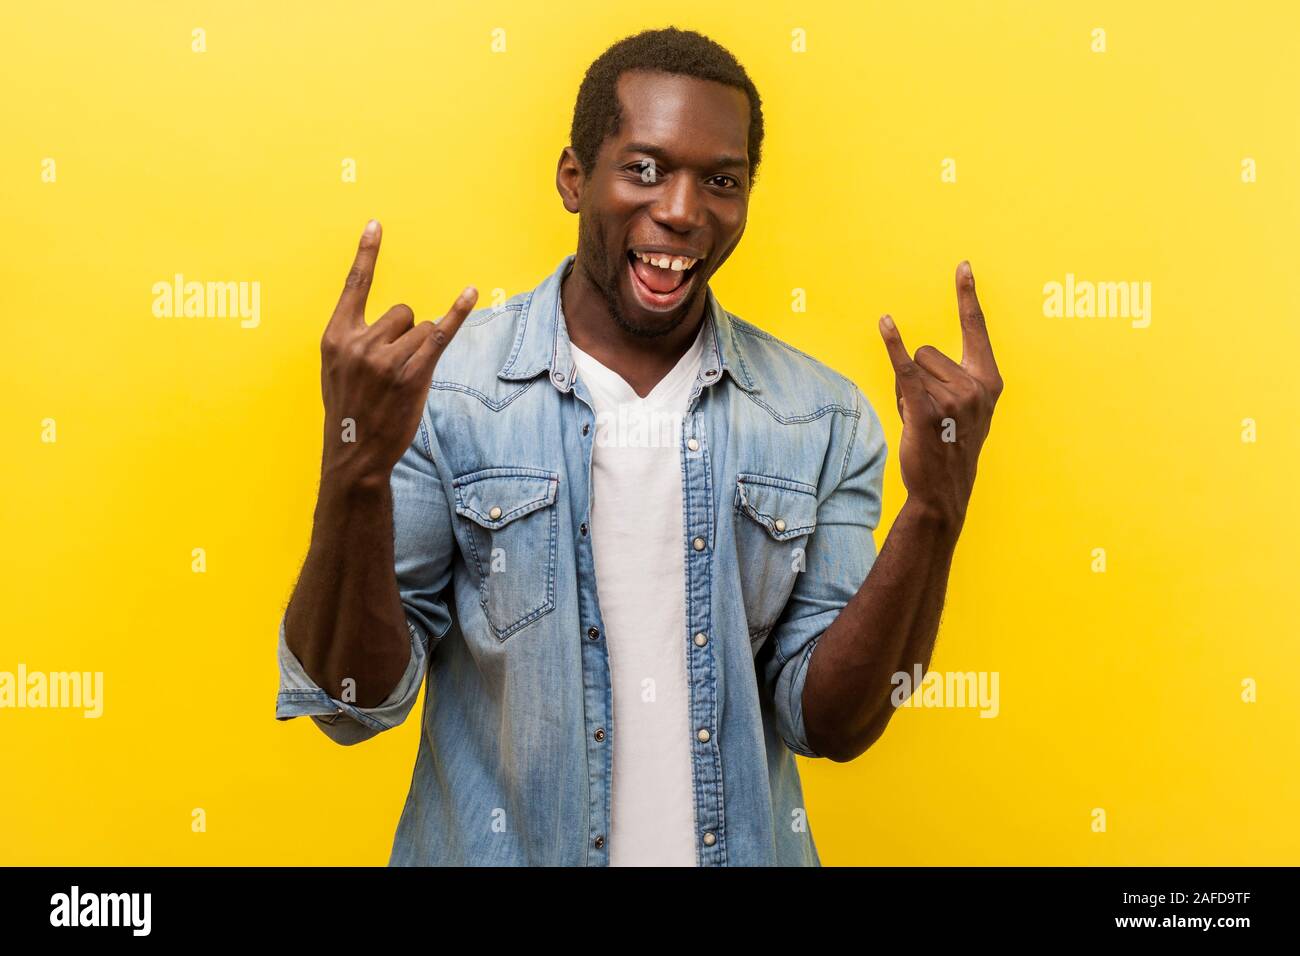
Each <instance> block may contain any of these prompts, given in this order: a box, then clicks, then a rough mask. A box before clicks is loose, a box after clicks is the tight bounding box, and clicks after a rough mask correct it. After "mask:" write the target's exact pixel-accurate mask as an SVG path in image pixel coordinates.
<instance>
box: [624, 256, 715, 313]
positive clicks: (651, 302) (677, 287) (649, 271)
mask: <svg viewBox="0 0 1300 956" xmlns="http://www.w3.org/2000/svg"><path fill="white" fill-rule="evenodd" d="M647 258H648V259H649V260H650V261H649V262H647V261H646V259H647ZM701 261H702V260H700V259H690V258H687V257H682V256H668V255H664V254H661V253H647V254H644V257H643V256H642V255H638V254H637V253H636V252H634V251H633V250H631V249H629V250H628V251H627V268H628V274H629V276H630V278H631V283H632V291H633V293H634V294H635V295H636V297H637V301H638V303H639V304H640V306H641V307H642V308H643V309H646V310H647V311H650V312H667V311H670V310H672V309H675V308H676V307H677V306H678V305H680V304H681V302H682V300H683V299H685V298H686V296H687V294H688V293H689V292H690V290H691V287H692V286H693V285H694V284H695V275H696V273H697V272H698V271H699V267H700V262H701ZM674 265H676V266H677V268H673V266H674Z"/></svg>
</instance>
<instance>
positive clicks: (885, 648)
mask: <svg viewBox="0 0 1300 956" xmlns="http://www.w3.org/2000/svg"><path fill="white" fill-rule="evenodd" d="M960 530H961V529H960V524H959V523H958V522H957V521H954V520H953V519H951V518H948V517H941V516H939V515H938V514H937V513H935V512H933V511H930V510H928V509H926V508H923V507H921V506H919V505H916V504H914V503H913V501H912V500H911V499H908V501H907V502H905V503H904V505H903V508H902V510H901V511H900V512H899V514H898V517H897V519H895V521H894V524H893V527H892V528H891V529H890V532H889V536H888V537H887V538H886V540H885V543H884V546H883V547H882V548H881V550H880V554H879V555H878V556H877V557H876V561H875V563H874V564H873V566H872V568H871V572H870V573H869V574H868V576H867V579H866V581H864V582H863V583H862V586H861V587H859V588H858V591H857V593H856V594H854V596H853V597H852V598H851V599H850V600H849V603H848V604H846V605H845V607H844V609H843V610H842V611H841V612H840V613H839V615H838V616H837V617H836V618H835V620H834V621H832V622H831V625H830V626H829V627H828V628H827V629H826V631H825V632H824V633H823V634H822V636H821V638H820V639H819V641H818V643H817V649H816V650H815V651H814V653H813V655H812V661H811V663H810V664H809V667H808V676H807V678H806V680H805V683H804V689H803V711H804V725H805V728H806V729H807V734H808V742H809V745H810V746H811V747H812V748H813V750H815V751H816V752H817V753H820V754H824V755H825V756H827V757H830V758H831V759H834V760H839V761H845V760H852V759H853V758H855V757H857V756H858V755H860V754H861V753H862V752H863V751H865V750H866V749H867V748H868V747H870V746H871V744H873V743H874V742H875V741H876V739H877V738H878V737H879V736H880V735H881V733H883V732H884V729H885V726H886V725H887V724H888V723H889V718H890V717H891V716H892V714H893V706H892V704H891V702H890V695H891V692H892V690H893V677H894V675H895V674H896V673H898V672H900V671H903V672H906V673H909V674H910V673H912V671H913V668H914V667H915V666H916V665H918V664H919V665H920V667H921V669H922V670H923V671H924V669H925V668H926V667H928V666H929V663H930V655H931V652H932V651H933V650H934V641H935V637H936V635H937V633H938V630H939V617H940V613H941V611H942V610H943V600H944V593H945V591H946V590H947V586H948V573H949V570H950V568H951V566H952V556H953V550H954V548H955V547H956V544H957V537H958V534H959V532H960Z"/></svg>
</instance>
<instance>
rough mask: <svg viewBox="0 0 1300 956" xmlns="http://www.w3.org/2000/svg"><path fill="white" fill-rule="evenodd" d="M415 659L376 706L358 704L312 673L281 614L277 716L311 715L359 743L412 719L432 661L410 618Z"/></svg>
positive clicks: (339, 737) (334, 734) (338, 738)
mask: <svg viewBox="0 0 1300 956" xmlns="http://www.w3.org/2000/svg"><path fill="white" fill-rule="evenodd" d="M406 627H407V630H409V631H410V634H411V660H410V663H408V664H407V665H406V671H405V672H404V673H403V674H402V679H401V680H400V681H398V683H397V687H396V688H394V689H393V692H392V693H391V694H389V695H388V698H387V699H386V700H384V702H383V703H381V704H379V705H378V706H376V707H358V706H356V705H355V704H350V703H348V702H347V701H344V700H340V699H339V698H337V697H331V696H330V695H329V694H327V693H326V692H325V691H324V690H322V689H321V688H320V687H319V686H317V685H316V683H315V682H314V681H313V680H312V679H311V678H310V677H308V676H307V672H306V671H305V670H304V669H303V666H302V662H301V661H299V660H298V658H297V656H296V655H295V654H294V653H293V651H291V650H290V649H289V645H288V644H286V643H285V640H284V618H281V619H280V692H279V693H278V694H277V695H276V698H275V719H276V720H289V719H291V718H293V717H311V718H312V720H313V721H315V723H316V726H318V727H319V728H320V729H321V730H323V731H324V732H325V734H326V735H327V736H328V737H329V738H330V739H331V740H334V741H335V742H337V743H340V744H358V743H361V741H363V740H369V739H370V738H371V737H373V736H375V735H376V734H378V733H381V732H383V731H385V730H391V729H392V728H393V727H396V726H397V725H398V724H400V723H401V722H402V721H404V720H405V719H406V715H407V714H408V713H409V712H410V710H411V707H412V706H413V705H414V704H415V699H416V698H417V697H418V696H419V694H420V684H421V682H422V681H423V679H424V669H425V667H426V666H427V663H428V653H429V652H428V639H427V638H426V637H425V636H424V634H423V633H422V632H421V631H420V630H419V629H418V628H417V627H416V626H415V625H414V624H412V623H411V622H410V621H409V620H408V621H407V622H406Z"/></svg>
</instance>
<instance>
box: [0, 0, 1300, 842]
mask: <svg viewBox="0 0 1300 956" xmlns="http://www.w3.org/2000/svg"><path fill="white" fill-rule="evenodd" d="M431 6H434V5H430V4H416V3H406V4H395V3H386V2H378V0H375V2H370V3H366V4H363V5H361V6H359V7H358V5H356V4H354V3H342V2H339V3H319V2H316V3H311V4H306V3H303V4H300V5H297V8H296V9H295V8H294V7H295V5H292V4H287V3H285V4H268V3H264V2H239V3H222V4H201V3H176V2H168V3H161V2H158V3H149V4H145V3H137V4H131V5H127V6H116V7H113V6H106V5H102V4H91V3H84V2H83V3H78V4H72V3H49V2H43V3H39V4H5V5H4V8H3V12H2V13H0V54H3V55H0V81H2V86H3V89H4V90H5V95H4V96H3V98H0V120H2V128H3V131H4V132H3V146H0V201H2V203H3V212H4V228H3V233H2V235H0V302H2V303H3V319H4V330H5V333H4V338H5V341H4V345H3V348H0V381H2V382H3V389H4V392H3V403H2V405H0V408H2V413H0V422H2V426H0V427H2V428H3V432H2V433H0V434H2V437H3V448H4V452H5V465H4V467H3V469H0V473H2V477H0V482H3V494H0V516H2V517H3V527H4V532H3V535H4V547H3V550H2V553H0V562H3V563H2V564H0V601H2V602H3V610H4V625H3V632H2V633H0V671H14V670H15V669H16V668H17V666H18V664H19V663H23V664H25V665H26V667H27V668H28V669H29V670H46V671H49V670H89V671H102V672H103V673H104V675H105V676H104V681H105V687H104V695H105V704H104V714H103V716H102V717H100V718H99V719H85V718H83V717H82V716H81V714H80V712H76V711H71V712H70V711H66V710H63V711H60V710H49V709H44V710H42V709H31V708H28V709H17V708H15V709H3V710H0V767H2V768H3V777H4V778H5V785H4V786H3V787H0V863H3V864H56V863H57V864H68V863H79V864H111V863H121V864H148V863H160V864H177V863H179V864H189V863H194V864H209V863H211V864H234V863H256V864H270V863H359V864H382V863H384V862H386V860H387V857H388V851H389V846H390V841H391V838H392V833H393V828H394V826H395V824H396V820H397V816H398V813H399V811H400V809H401V805H402V802H403V800H404V799H405V795H406V788H407V785H408V782H409V777H410V771H411V766H412V762H413V759H414V755H415V750H416V744H417V733H418V721H417V720H416V719H411V720H408V722H407V723H406V724H405V725H404V726H402V727H401V728H399V729H397V730H396V731H393V732H391V733H389V734H387V735H385V736H384V737H382V738H380V739H376V740H373V741H371V742H369V743H367V744H366V745H364V746H361V747H357V748H352V749H345V748H341V747H338V746H336V745H334V744H332V743H331V742H330V741H329V740H328V739H327V738H325V736H324V735H323V734H321V733H320V732H319V731H318V730H316V729H315V728H314V727H313V726H312V725H311V724H310V722H308V721H306V720H297V721H293V722H289V723H277V722H276V721H275V720H274V719H273V712H274V697H275V691H276V685H277V672H276V666H275V654H274V648H275V637H276V625H277V622H278V619H279V615H280V613H281V609H282V607H283V605H284V603H285V601H286V600H287V598H288V594H289V591H290V588H291V586H292V583H293V579H294V577H295V575H296V573H297V570H298V567H299V563H300V561H301V559H302V557H303V555H304V554H305V549H306V546H307V541H308V534H309V529H310V520H311V515H312V508H313V503H314V494H315V481H316V477H317V471H318V467H319V443H320V414H321V405H320V396H319V366H318V360H319V352H318V346H319V336H320V332H321V330H322V328H323V324H324V322H325V320H326V318H327V316H328V315H329V313H330V310H331V308H332V306H333V303H334V301H335V299H336V297H337V293H338V290H339V287H340V284H341V281H342V279H343V276H344V273H345V271H346V268H347V265H348V263H349V261H350V258H351V255H352V252H353V248H354V246H355V242H356V238H357V235H358V233H359V231H360V229H361V227H362V225H363V224H364V223H365V221H366V219H367V218H369V217H370V216H372V215H373V216H377V217H379V218H380V219H381V220H382V221H383V223H384V250H383V254H382V257H381V259H380V268H379V273H378V280H377V285H376V287H375V289H374V291H373V293H372V295H371V302H372V305H373V306H379V307H380V308H384V307H387V306H388V305H390V304H392V303H394V302H398V301H405V302H408V303H409V304H410V305H411V306H412V307H413V308H414V309H415V311H416V314H417V316H426V317H433V316H436V315H440V314H441V313H442V311H443V310H445V309H446V307H447V306H448V305H449V304H450V303H451V301H452V299H453V298H454V297H455V295H456V293H457V292H458V291H459V290H460V289H461V288H462V287H463V286H464V285H466V284H470V283H473V284H476V285H478V287H479V288H480V289H481V290H483V297H482V298H481V299H480V305H487V304H491V302H492V301H493V298H492V296H493V290H498V291H497V295H496V297H497V298H498V299H499V298H504V297H505V296H507V295H511V294H514V293H515V292H518V291H520V290H523V289H527V288H531V287H532V286H533V285H535V284H537V283H538V282H539V281H540V280H541V279H542V278H544V277H545V275H546V274H547V273H548V272H549V271H550V270H552V269H553V268H554V267H555V265H556V264H557V263H558V262H559V260H560V259H561V257H563V256H564V255H565V254H566V253H568V252H570V251H572V250H573V247H574V244H575V242H576V228H577V220H576V219H575V218H573V217H570V216H569V215H567V214H566V213H565V212H564V210H563V208H562V207H561V205H560V202H559V198H558V196H557V195H556V193H555V188H554V172H555V163H556V158H557V156H558V154H559V151H560V149H561V148H562V147H563V146H565V145H566V144H567V131H568V126H569V120H570V117H571V111H572V107H573V102H574V98H575V95H576V92H577V86H578V83H579V81H580V79H581V76H582V72H583V71H584V69H585V68H586V66H587V65H588V64H589V63H590V61H591V60H592V59H593V58H594V57H595V56H597V55H598V54H599V53H600V52H601V50H603V49H604V48H605V47H606V46H607V45H608V44H610V43H612V42H614V41H615V40H616V39H618V38H620V37H622V36H625V35H627V34H629V33H633V32H636V31H637V30H639V29H642V28H646V27H658V26H664V25H667V24H668V23H670V22H671V23H673V24H674V25H677V26H680V27H686V28H693V29H698V30H700V31H702V32H704V33H706V34H708V35H710V36H712V37H714V38H715V39H716V40H718V41H719V42H721V43H723V44H724V45H726V46H727V47H729V48H730V49H731V50H732V51H733V52H734V53H735V54H736V55H737V56H738V57H739V59H740V60H741V62H742V63H744V64H745V66H746V68H747V69H748V70H749V71H750V73H751V75H752V76H753V78H754V80H755V82H756V83H757V85H758V87H759V90H760V92H761V94H762V95H763V97H764V101H765V107H766V118H767V124H768V138H767V142H766V143H765V144H764V145H765V156H764V163H763V167H762V169H761V172H760V181H759V185H758V187H757V189H756V192H755V194H754V196H753V199H752V205H751V213H750V222H749V227H748V231H747V234H746V238H745V240H744V241H743V242H742V244H741V246H740V248H739V249H738V251H737V252H736V254H735V255H734V256H733V258H732V260H731V261H730V262H729V263H728V264H727V266H726V267H725V268H724V269H723V271H722V273H721V274H720V275H719V276H718V277H717V279H716V280H715V284H714V288H715V291H716V292H717V293H718V296H719V298H720V299H721V301H722V302H723V304H724V305H725V306H726V307H727V308H728V309H730V310H731V311H732V312H734V313H737V314H739V315H741V316H743V317H745V318H747V319H750V320H752V321H754V322H756V323H758V324H759V325H761V326H762V327H764V328H766V329H769V330H770V331H772V332H773V333H775V334H777V335H778V336H781V337H782V338H784V339H786V340H787V341H789V342H791V343H792V344H794V345H795V346H797V347H799V348H802V349H804V350H806V351H809V352H811V353H812V354H814V355H816V356H819V357H821V358H823V359H824V360H826V361H828V362H830V363H831V364H832V365H834V366H835V367H837V368H839V369H841V370H842V371H844V372H845V373H847V374H849V375H851V376H852V377H853V378H854V379H855V380H856V381H858V382H859V383H860V384H861V385H862V387H863V388H864V389H865V390H866V392H867V394H868V396H869V397H870V398H871V400H872V401H873V403H875V405H876V408H877V409H878V410H879V411H880V414H881V416H882V418H883V419H884V420H885V422H886V429H887V433H888V437H889V441H890V452H891V453H890V461H889V469H888V472H887V477H886V482H885V512H886V524H885V525H884V526H882V528H881V529H880V531H879V532H878V539H877V540H878V543H879V542H883V540H884V533H885V532H886V531H887V529H888V522H889V520H892V516H893V515H894V514H895V513H896V512H897V510H898V508H899V506H900V505H901V503H902V492H903V489H902V485H901V483H900V481H899V477H898V463H897V458H896V457H895V454H894V452H895V450H896V448H897V442H898V434H899V422H898V416H897V412H896V410H895V408H894V385H893V380H892V376H891V373H890V368H889V364H888V362H887V359H886V355H885V351H884V348H883V345H882V343H881V340H880V337H879V333H878V331H877V329H876V319H877V318H878V316H879V315H880V314H881V313H882V312H884V311H891V312H892V313H893V315H894V316H895V317H896V319H897V320H898V322H899V324H900V327H901V328H902V331H903V334H904V337H905V341H906V343H907V344H908V346H909V347H910V348H912V349H913V350H914V349H916V348H917V347H919V346H920V345H922V344H925V343H927V342H929V343H931V344H933V345H936V346H938V347H939V348H941V349H943V350H945V351H946V352H948V353H949V354H951V355H954V356H957V355H959V351H960V336H959V327H958V324H957V317H956V307H955V300H954V294H953V283H952V272H953V269H954V267H955V265H956V263H957V262H958V261H959V260H960V259H962V258H963V257H969V258H970V260H971V261H972V263H973V264H974V268H975V273H976V277H977V280H978V283H979V288H980V292H981V295H982V300H983V304H984V307H985V310H986V312H987V314H988V321H989V327H990V330H991V335H992V337H993V343H994V347H995V349H996V352H997V356H998V361H999V364H1000V366H1001V370H1002V374H1003V377H1004V378H1005V380H1006V385H1007V389H1006V393H1005V395H1004V397H1003V399H1002V402H1001V404H1000V406H999V408H998V410H997V414H996V416H995V419H994V423H993V433H992V435H991V437H990V439H989V442H988V444H987V445H986V446H985V451H984V456H983V460H982V461H981V467H980V475H979V481H978V484H977V487H976V491H975V496H974V500H973V502H972V508H971V512H970V516H969V520H968V522H967V525H966V529H965V534H964V536H963V538H962V541H961V543H960V545H959V547H958V550H957V556H956V563H955V568H954V572H953V576H952V581H951V589H950V592H949V596H948V604H947V609H946V611H945V615H944V620H943V627H942V630H941V633H940V638H939V644H938V648H937V651H936V654H935V657H934V661H933V666H934V667H935V668H936V669H938V670H952V671H968V670H974V671H989V672H992V671H996V672H997V673H998V674H999V676H1000V712H999V714H998V716H997V717H996V718H995V719H981V718H979V717H978V714H977V712H976V711H974V710H970V709H966V710H961V709H947V710H945V709H909V710H904V711H901V712H900V713H899V714H898V715H897V716H896V719H895V721H894V723H893V724H892V726H891V727H890V729H889V730H888V732H887V733H886V735H885V737H884V738H883V739H882V740H881V741H880V742H879V743H878V744H877V745H876V746H875V747H874V748H873V749H872V750H870V751H869V752H868V753H867V754H866V755H864V756H863V757H862V758H860V759H859V760H858V761H856V762H855V763H853V764H850V765H837V764H831V763H825V762H816V761H811V762H810V761H801V768H802V770H803V773H804V780H805V786H806V790H807V798H808V804H809V814H810V821H811V825H812V828H813V833H814V835H815V837H816V838H817V842H818V845H819V847H820V849H821V853H822V856H823V860H824V861H825V862H826V863H834V864H848V863H854V864H856V863H863V864H989V863H1017V864H1020V863H1023V864H1116V863H1117V864H1194V863H1195V864H1244V863H1270V864H1282V863H1297V862H1300V824H1297V822H1296V813H1295V809H1296V793H1297V788H1298V787H1300V761H1297V750H1298V749H1300V748H1298V747H1297V732H1298V731H1297V728H1298V727H1300V677H1298V675H1300V667H1298V666H1297V665H1300V651H1298V650H1297V641H1296V638H1297V625H1296V618H1295V607H1296V592H1297V589H1296V584H1295V574H1296V567H1297V562H1296V559H1295V541H1296V539H1297V537H1298V536H1300V517H1298V515H1297V510H1298V509H1297V505H1296V498H1295V495H1296V487H1295V485H1296V479H1295V473H1296V466H1297V464H1298V463H1300V453H1298V448H1297V438H1296V435H1297V422H1298V421H1300V389H1297V387H1296V385H1295V382H1294V379H1295V374H1296V373H1295V370H1294V363H1295V361H1296V356H1297V355H1300V331H1298V328H1300V321H1298V319H1300V308H1298V306H1300V293H1298V292H1297V289H1298V286H1297V281H1296V279H1295V275H1296V271H1297V259H1298V256H1297V252H1298V251H1300V250H1298V249H1297V242H1296V238H1297V227H1298V225H1300V190H1298V189H1297V176H1298V175H1300V126H1297V123H1296V117H1297V115H1300V110H1298V108H1297V107H1298V105H1300V104H1298V102H1297V101H1298V99H1300V95H1298V94H1300V57H1297V56H1296V40H1295V38H1296V37H1297V35H1300V13H1297V12H1296V10H1295V8H1294V6H1293V5H1290V4H1285V3H1281V2H1277V3H1272V4H1253V5H1224V4H1210V3H1186V2H1182V3H1161V4H1151V5H1140V6H1141V9H1139V8H1138V7H1139V5H1134V4H1129V3H1102V2H1095V3H1088V4H1086V5H1078V4H1073V5H1069V6H1070V7H1071V9H1068V10H1067V9H1066V6H1067V5H1065V4H1054V3H1039V2H1015V3H1013V2H1003V3H989V4H971V3H957V2H951V3H943V4H934V5H932V9H928V10H924V11H923V10H922V9H921V7H922V6H923V5H922V4H894V3H873V4H860V3H844V4H813V3H803V4H793V5H787V4H782V5H780V8H781V9H778V7H777V5H775V4H771V5H769V4H764V3H758V4H755V5H748V6H747V5H743V4H742V5H740V6H734V5H725V4H723V5H712V6H709V5H705V6H700V5H695V6H694V7H684V8H682V11H681V13H682V15H681V16H677V17H675V18H674V19H673V20H666V19H659V18H656V17H646V16H643V15H642V14H641V13H639V12H638V6H642V5H637V4H609V3H589V2H588V3H574V4H569V5H567V6H566V8H565V13H564V15H563V16H562V17H561V16H559V15H558V14H556V13H554V12H548V11H553V10H556V9H558V8H556V6H555V5H554V4H539V3H533V2H515V3H503V4H491V3H454V4H452V3H444V4H438V5H436V6H437V7H438V8H439V9H438V10H437V11H436V12H435V11H433V10H430V9H426V8H427V7H431ZM925 6H931V5H925ZM900 8H902V9H900ZM1098 27H1100V28H1103V29H1104V30H1105V31H1106V44H1107V49H1106V51H1105V52H1104V53H1097V52H1092V51H1091V49H1090V46H1091V44H1092V43H1093V38H1092V35H1091V31H1092V30H1093V29H1094V28H1098ZM195 28H203V29H204V30H206V44H207V49H206V52H203V53H196V52H193V51H192V48H191V45H192V32H191V31H192V30H194V29H195ZM796 28H802V29H804V30H806V35H807V51H806V52H804V53H795V52H792V50H791V45H792V31H793V30H795V29H796ZM495 29H500V30H503V31H504V37H505V43H506V49H505V51H504V52H500V53H493V52H492V49H491V44H492V41H493V32H492V31H493V30H495ZM348 157H351V158H354V159H355V160H356V161H357V172H358V181H357V182H356V183H344V182H343V181H342V177H341V164H342V161H343V160H344V159H345V158H348ZM1247 157H1250V158H1253V159H1254V160H1255V161H1256V164H1257V181H1256V182H1253V183H1246V182H1243V180H1242V162H1243V159H1245V158H1247ZM46 158H52V159H54V160H55V164H56V165H55V172H56V176H57V178H56V180H55V181H54V182H43V181H42V161H43V160H44V159H46ZM945 158H951V159H953V160H955V163H956V172H957V181H956V182H955V183H945V182H943V181H941V171H942V168H941V164H942V161H943V160H944V159H945ZM176 273H181V274H183V275H185V276H186V277H187V278H190V279H196V280H200V281H208V280H230V281H257V282H259V283H260V285H261V314H260V324H258V326H257V327H256V328H241V327H240V324H239V322H238V321H237V320H234V319H196V318H190V319H185V318H179V319H160V318H156V317H155V316H154V315H153V314H152V303H153V293H152V287H153V284H154V283H156V282H159V281H170V280H171V279H172V277H173V276H174V275H175V274H176ZM1067 273H1070V274H1073V275H1074V276H1075V277H1076V278H1078V279H1082V280H1090V281H1133V282H1139V283H1141V282H1149V283H1151V289H1152V313H1151V322H1150V324H1149V326H1147V327H1145V328H1140V327H1134V325H1133V323H1132V322H1130V321H1128V320H1126V319H1117V318H1108V319H1082V318H1049V317H1047V316H1045V315H1044V314H1043V303H1044V294H1043V286H1044V284H1045V283H1047V282H1051V281H1053V280H1055V281H1059V282H1064V281H1065V276H1066V274H1067ZM796 288H798V289H804V290H806V292H807V301H808V310H807V311H806V312H803V313H800V312H794V311H792V310H791V290H793V289H796ZM377 314H378V313H377V312H375V313H373V314H372V316H371V317H372V318H373V317H374V316H375V315H377ZM47 418H52V419H54V420H55V427H56V437H57V440H56V441H54V442H46V441H42V425H41V423H42V420H44V419H47ZM1248 418H1249V419H1254V421H1255V423H1256V427H1257V440H1256V441H1254V442H1245V441H1243V437H1242V436H1243V420H1244V419H1248ZM194 548H203V549H205V551H206V555H207V570H206V573H201V574H199V573H194V572H193V571H192V569H191V560H192V559H191V553H192V549H194ZM1095 548H1104V549H1105V552H1106V560H1107V565H1106V571H1105V572H1104V573H1098V572H1096V571H1094V570H1093V564H1094V557H1093V549H1095ZM1248 678H1249V679H1253V680H1254V681H1255V682H1256V685H1257V694H1258V698H1257V701H1256V702H1254V703H1247V702H1244V701H1243V700H1242V682H1243V680H1246V679H1248ZM417 706H418V705H417ZM417 713H418V710H417ZM194 808H203V810H204V811H205V812H206V820H207V828H206V832H201V833H196V832H193V830H192V826H191V813H192V811H193V810H194ZM1094 808H1102V809H1104V810H1105V812H1106V823H1107V826H1106V831H1105V832H1104V833H1099V832H1094V829H1093V817H1092V811H1093V810H1094Z"/></svg>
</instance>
